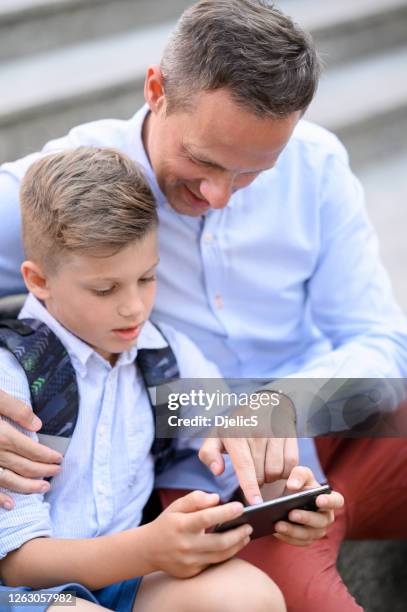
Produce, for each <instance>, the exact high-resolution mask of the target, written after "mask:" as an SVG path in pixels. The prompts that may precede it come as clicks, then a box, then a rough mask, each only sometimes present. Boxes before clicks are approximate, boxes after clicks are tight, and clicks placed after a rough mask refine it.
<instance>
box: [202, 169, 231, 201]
mask: <svg viewBox="0 0 407 612" xmlns="http://www.w3.org/2000/svg"><path fill="white" fill-rule="evenodd" d="M199 191H200V193H201V195H202V197H203V198H205V200H206V201H207V202H208V203H209V206H210V207H211V208H214V209H221V208H225V206H226V205H227V203H228V202H229V200H230V198H231V196H232V193H233V180H232V179H231V178H230V177H226V176H219V177H216V178H215V177H213V178H210V179H203V180H202V181H201V184H200V186H199Z"/></svg>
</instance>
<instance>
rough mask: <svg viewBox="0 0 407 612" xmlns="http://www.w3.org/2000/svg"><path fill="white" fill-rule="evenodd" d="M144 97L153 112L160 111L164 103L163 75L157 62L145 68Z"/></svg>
mask: <svg viewBox="0 0 407 612" xmlns="http://www.w3.org/2000/svg"><path fill="white" fill-rule="evenodd" d="M144 98H145V100H146V102H147V104H148V105H149V107H150V110H151V111H152V112H153V113H157V112H158V111H160V110H161V109H162V108H163V106H164V104H165V93H164V77H163V73H162V72H161V68H160V66H159V65H158V64H156V65H154V66H149V67H148V68H147V74H146V80H145V82H144Z"/></svg>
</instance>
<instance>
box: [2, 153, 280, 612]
mask: <svg viewBox="0 0 407 612" xmlns="http://www.w3.org/2000/svg"><path fill="white" fill-rule="evenodd" d="M21 206H22V217H23V241H24V247H25V252H26V256H27V260H26V261H25V262H24V263H23V265H22V268H21V270H22V274H23V277H24V281H25V283H26V286H27V288H28V290H29V291H30V295H29V297H28V299H27V302H26V304H25V306H24V308H23V310H22V313H21V318H32V319H37V320H40V321H41V322H43V323H45V324H46V325H47V326H48V328H50V329H51V330H52V331H53V332H54V334H55V335H56V336H57V337H58V338H59V340H60V341H61V342H62V344H63V345H64V346H65V348H66V350H67V352H68V354H69V357H70V360H71V363H72V365H73V367H74V370H75V374H76V379H77V384H78V390H79V397H80V410H79V416H78V422H77V425H76V428H75V431H74V434H73V436H72V439H71V442H70V444H69V447H68V450H67V452H66V454H65V458H64V468H63V470H62V471H61V472H60V473H59V474H58V475H57V476H56V477H54V479H53V485H52V489H51V491H50V492H49V494H47V495H46V496H41V495H26V496H25V495H16V496H15V508H14V510H12V511H11V512H7V511H4V510H1V515H0V528H1V531H2V544H1V555H2V556H3V557H4V559H3V561H2V562H1V568H0V571H1V577H2V580H3V582H4V583H5V584H7V585H10V586H12V587H20V586H21V585H26V586H28V587H30V588H32V589H39V588H47V589H51V590H52V591H53V592H55V593H60V592H63V591H64V590H67V589H72V590H75V591H76V592H77V595H78V600H77V605H78V607H79V609H90V608H93V607H94V606H95V605H96V606H99V607H106V608H108V609H114V610H119V611H122V610H131V609H132V608H133V605H134V609H135V610H137V609H140V610H155V609H157V606H158V605H159V602H162V601H165V609H166V610H168V611H171V610H174V611H175V610H177V612H178V611H182V610H190V609H193V610H217V609H220V608H221V609H222V610H236V609H245V608H247V609H250V610H284V609H285V607H284V602H283V599H282V596H281V594H280V592H279V590H278V589H277V587H276V586H275V585H274V583H272V581H271V580H269V579H268V578H267V577H266V575H265V574H263V573H262V572H260V571H259V570H257V569H255V568H254V567H253V566H250V565H248V564H245V563H244V562H242V561H237V560H232V561H230V560H229V559H231V557H233V556H234V555H235V554H236V552H238V551H239V550H240V549H241V548H242V547H244V546H245V545H246V544H247V543H248V542H249V540H250V528H249V526H247V525H246V526H242V527H240V528H238V529H236V530H234V531H232V532H229V533H227V534H222V535H221V534H207V533H205V530H206V529H207V528H209V527H211V526H213V525H215V524H216V523H218V522H222V521H226V520H229V519H231V518H233V517H235V516H237V515H239V514H240V513H241V511H242V506H241V504H239V503H237V502H234V503H229V504H225V505H223V506H218V505H217V504H218V501H219V497H218V496H217V495H209V494H205V493H203V492H198V491H195V492H193V493H191V494H189V495H187V496H185V497H184V498H181V499H179V500H177V501H176V502H174V503H173V504H172V505H171V506H170V507H169V508H167V509H166V511H165V512H163V513H162V514H161V515H160V516H159V517H158V518H157V519H156V520H155V521H153V522H152V523H149V524H147V525H144V526H141V527H138V525H139V523H140V520H141V512H142V510H143V507H144V505H145V503H146V502H147V500H148V498H149V496H150V493H151V491H152V488H153V481H154V464H153V459H152V456H151V452H150V450H151V446H152V442H153V439H154V426H153V417H152V413H151V408H150V406H149V403H148V399H147V394H146V390H145V389H144V386H143V384H142V382H141V377H140V373H139V372H138V370H137V369H136V367H135V365H134V361H135V358H136V355H137V352H138V351H139V350H140V349H143V348H147V349H151V348H161V347H162V346H163V337H162V336H161V335H160V333H159V332H158V331H157V329H156V328H155V327H153V326H152V324H151V323H149V321H148V318H149V315H150V311H151V308H152V306H153V302H154V295H155V268H156V266H157V264H158V252H157V242H156V225H157V217H156V210H155V204H154V199H153V196H152V194H151V192H150V190H149V188H148V186H147V184H146V182H145V180H144V178H143V176H142V174H141V173H140V171H139V170H138V169H137V167H136V166H135V165H134V164H133V162H131V160H129V159H128V158H127V157H125V156H124V155H122V154H120V153H118V152H116V151H114V150H110V149H104V150H103V149H97V148H79V149H77V150H74V151H67V152H64V153H56V154H53V155H50V156H48V157H45V158H43V159H41V160H39V161H37V162H36V163H34V164H33V165H32V166H31V168H30V169H29V171H28V173H27V175H26V177H25V179H24V181H23V184H22V188H21ZM164 332H165V336H166V339H168V341H169V344H170V345H171V348H172V349H173V351H174V353H175V356H176V359H177V363H178V366H179V369H180V374H181V376H182V377H186V378H188V377H189V378H192V377H193V376H196V373H197V372H199V375H200V376H203V377H208V378H211V377H212V378H213V377H216V376H218V373H217V370H216V368H214V367H213V366H212V365H211V364H209V363H208V362H206V360H205V359H204V358H203V357H202V355H201V354H200V353H199V352H198V350H197V349H196V347H195V346H194V345H193V344H192V343H191V342H189V341H188V340H187V339H186V338H185V337H184V336H181V335H179V334H176V333H175V332H174V331H173V330H172V329H171V328H167V327H164ZM136 343H137V344H136ZM0 377H1V388H2V389H5V390H6V391H7V392H9V393H11V394H12V395H14V396H16V397H18V398H19V399H21V400H22V401H24V402H28V403H29V402H30V392H29V389H28V384H27V379H26V376H25V374H24V373H23V372H22V370H21V368H20V366H19V365H18V364H17V362H16V360H15V358H14V357H13V356H12V355H11V354H10V353H8V352H7V351H5V350H1V352H0ZM227 560H229V561H227ZM221 561H227V563H225V564H223V565H220V566H215V567H211V568H209V569H208V570H207V571H205V572H203V573H201V572H202V570H203V569H205V568H207V567H208V566H209V565H212V564H215V563H219V562H221ZM136 576H146V577H145V578H144V579H143V583H142V585H141V587H140V582H141V578H135V577H136ZM179 578H189V580H187V581H182V580H179ZM243 585H244V586H243ZM139 587H140V588H139ZM225 590H226V591H227V597H225ZM136 596H137V601H136ZM192 598H193V599H192ZM91 602H93V603H91ZM44 607H45V608H46V606H44ZM36 609H39V608H38V607H36Z"/></svg>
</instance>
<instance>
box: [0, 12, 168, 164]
mask: <svg viewBox="0 0 407 612" xmlns="http://www.w3.org/2000/svg"><path fill="white" fill-rule="evenodd" d="M174 25H175V21H171V22H165V23H161V24H159V25H154V26H150V27H148V28H147V27H146V28H143V29H142V30H140V31H131V32H129V33H125V34H121V35H118V36H114V37H110V38H104V39H103V40H96V41H94V42H89V43H86V44H81V45H75V46H73V47H66V48H63V49H58V50H55V51H54V52H53V53H44V54H38V55H36V56H33V57H32V58H31V59H20V60H14V61H10V62H6V63H3V64H0V83H7V85H8V86H7V87H5V88H4V92H2V96H1V97H0V161H4V160H5V159H13V158H15V157H18V156H19V155H21V154H22V153H25V152H27V151H32V150H35V149H36V148H38V147H39V146H41V144H42V143H44V142H45V141H47V140H49V138H50V137H52V136H55V135H60V134H63V133H64V132H65V131H66V130H67V129H69V128H70V127H72V126H73V125H75V124H77V123H81V122H85V121H91V120H95V119H97V118H101V117H118V118H120V117H128V116H130V115H131V114H133V113H134V112H135V110H136V109H137V107H138V106H139V105H140V104H141V102H142V99H143V96H142V87H143V81H144V76H145V69H146V66H147V62H148V63H156V62H158V61H159V60H160V57H161V52H162V49H163V46H164V44H165V41H166V40H167V37H168V35H169V33H170V32H171V30H172V28H173V27H174Z"/></svg>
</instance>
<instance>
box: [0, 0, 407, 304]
mask: <svg viewBox="0 0 407 612" xmlns="http://www.w3.org/2000/svg"><path fill="white" fill-rule="evenodd" d="M190 3H191V2H190V0H165V1H160V0H0V92H1V93H0V162H2V161H6V160H13V159H16V158H18V157H20V156H22V155H24V154H26V153H28V152H31V151H34V150H37V148H38V147H40V146H41V145H42V144H44V143H45V142H46V141H47V140H49V139H50V138H52V137H54V136H59V135H62V134H64V133H65V132H66V131H67V130H68V129H69V128H70V127H72V126H74V125H76V124H78V123H83V122H86V121H90V120H94V119H98V118H103V117H118V118H126V117H129V116H130V115H132V114H133V113H134V112H135V110H136V109H137V108H138V107H139V105H140V104H141V103H142V100H143V95H142V86H143V79H144V73H145V68H146V65H147V63H151V62H156V61H158V60H159V58H160V53H161V50H162V48H163V45H164V43H165V40H166V38H167V36H168V34H169V32H170V31H171V29H172V27H173V25H174V22H175V20H176V18H177V17H178V16H179V14H180V13H181V11H182V10H183V9H184V8H185V7H186V6H188V5H189V4H190ZM276 4H277V5H278V6H280V7H281V8H282V9H283V10H284V11H285V12H286V13H288V14H289V15H291V16H292V17H293V18H294V19H295V20H296V21H298V22H299V23H300V24H301V25H302V26H303V27H305V28H306V29H308V30H310V31H311V32H312V34H313V35H314V37H315V39H316V41H317V44H318V47H319V48H320V50H321V52H322V54H323V57H324V61H325V73H324V75H323V78H322V82H321V85H320V89H319V92H318V95H317V98H316V100H315V102H314V103H313V105H312V107H311V108H310V110H309V112H308V117H309V118H310V119H312V120H313V121H316V122H318V123H320V124H322V125H324V126H326V127H328V128H329V129H331V130H333V131H334V132H335V133H336V134H337V135H338V136H339V137H340V138H341V139H342V140H343V142H344V143H345V145H346V146H347V148H348V151H349V153H350V159H351V164H352V167H353V169H354V170H355V172H356V173H357V175H358V176H359V177H360V179H361V180H362V182H363V184H364V186H365V190H366V196H367V206H368V210H369V213H370V216H371V218H372V220H373V222H374V224H375V226H376V228H377V231H378V234H379V238H380V242H381V249H382V255H383V259H384V261H385V264H386V266H387V268H388V270H389V271H390V274H391V277H392V280H393V285H394V288H395V292H396V295H397V297H398V299H399V301H400V302H401V304H402V306H403V308H404V309H405V310H406V311H407V274H405V272H404V267H405V265H404V263H405V262H406V264H407V247H406V244H405V231H406V230H407V0H340V2H327V1H326V0H280V2H277V3H276ZM404 258H406V259H404Z"/></svg>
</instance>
